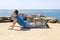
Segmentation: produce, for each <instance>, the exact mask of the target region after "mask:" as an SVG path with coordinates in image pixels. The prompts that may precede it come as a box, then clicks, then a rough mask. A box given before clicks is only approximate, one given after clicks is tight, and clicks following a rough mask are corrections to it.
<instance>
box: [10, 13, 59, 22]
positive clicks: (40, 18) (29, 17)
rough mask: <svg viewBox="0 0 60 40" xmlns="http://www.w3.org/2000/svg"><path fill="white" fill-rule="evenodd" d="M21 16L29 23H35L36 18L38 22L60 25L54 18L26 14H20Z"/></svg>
mask: <svg viewBox="0 0 60 40" xmlns="http://www.w3.org/2000/svg"><path fill="white" fill-rule="evenodd" d="M19 15H20V16H21V17H22V18H23V19H24V20H27V21H29V22H35V18H37V21H44V22H47V23H60V21H59V20H58V19H56V18H53V17H48V16H44V15H42V14H41V13H39V14H36V15H35V14H25V13H19ZM11 19H12V20H13V16H12V15H11Z"/></svg>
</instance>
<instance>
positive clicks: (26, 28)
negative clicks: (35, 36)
mask: <svg viewBox="0 0 60 40" xmlns="http://www.w3.org/2000/svg"><path fill="white" fill-rule="evenodd" d="M16 27H19V26H16ZM30 29H51V28H50V27H25V28H20V29H13V30H15V31H30Z"/></svg>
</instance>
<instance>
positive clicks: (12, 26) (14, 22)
mask: <svg viewBox="0 0 60 40" xmlns="http://www.w3.org/2000/svg"><path fill="white" fill-rule="evenodd" d="M15 24H16V20H14V21H13V24H12V25H11V26H10V27H11V28H10V30H12V29H13V28H14V26H15Z"/></svg>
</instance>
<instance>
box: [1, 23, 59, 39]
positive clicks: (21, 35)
mask: <svg viewBox="0 0 60 40" xmlns="http://www.w3.org/2000/svg"><path fill="white" fill-rule="evenodd" d="M11 24H12V23H0V40H60V24H59V23H48V24H49V26H50V28H49V29H47V28H43V29H42V28H39V29H30V30H25V31H20V27H18V26H19V25H18V24H16V26H15V28H14V30H8V28H9V26H10V25H11Z"/></svg>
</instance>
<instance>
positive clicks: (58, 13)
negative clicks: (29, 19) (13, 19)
mask: <svg viewBox="0 0 60 40" xmlns="http://www.w3.org/2000/svg"><path fill="white" fill-rule="evenodd" d="M19 11H21V12H23V13H25V14H35V15H36V14H42V15H45V16H49V17H54V18H56V19H58V20H60V9H30V10H26V9H24V10H19ZM11 13H12V10H5V9H3V10H0V17H5V16H6V17H7V16H10V15H11Z"/></svg>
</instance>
